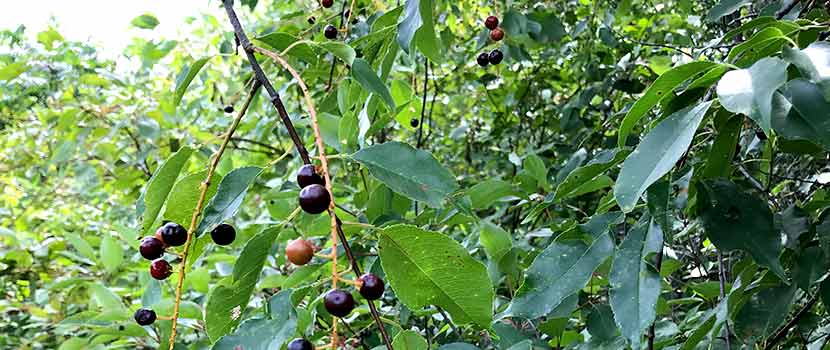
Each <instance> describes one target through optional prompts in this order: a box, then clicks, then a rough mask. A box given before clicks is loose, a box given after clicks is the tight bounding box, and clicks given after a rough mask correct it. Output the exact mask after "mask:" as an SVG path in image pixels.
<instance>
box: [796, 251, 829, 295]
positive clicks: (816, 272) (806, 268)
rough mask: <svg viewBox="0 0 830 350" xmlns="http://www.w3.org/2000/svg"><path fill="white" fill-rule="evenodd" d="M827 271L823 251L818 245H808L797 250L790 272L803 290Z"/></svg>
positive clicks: (808, 288)
mask: <svg viewBox="0 0 830 350" xmlns="http://www.w3.org/2000/svg"><path fill="white" fill-rule="evenodd" d="M826 271H827V263H826V259H825V256H824V251H822V250H821V248H820V247H819V246H809V247H807V248H804V250H803V251H801V252H799V254H798V257H796V260H795V264H794V265H793V269H792V273H793V280H794V281H795V284H796V285H797V286H798V287H799V288H801V289H802V290H804V291H805V292H807V291H809V290H810V287H811V286H812V285H813V284H814V283H816V281H818V280H819V279H820V278H821V276H822V275H824V273H825V272H826Z"/></svg>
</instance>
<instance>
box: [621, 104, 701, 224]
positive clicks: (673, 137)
mask: <svg viewBox="0 0 830 350" xmlns="http://www.w3.org/2000/svg"><path fill="white" fill-rule="evenodd" d="M711 105H712V101H708V102H704V103H701V104H698V105H697V106H692V107H688V108H686V109H683V110H680V111H677V112H675V113H674V114H672V115H670V116H669V117H668V118H666V119H664V120H663V121H661V122H660V124H657V126H655V127H654V129H652V130H651V131H650V132H649V133H648V134H647V135H646V136H645V138H643V141H642V142H640V144H639V145H637V149H635V150H634V152H632V153H631V154H630V155H629V156H628V158H626V159H625V162H624V163H623V166H622V170H620V175H619V176H618V177H617V183H616V184H615V185H614V197H615V198H616V199H617V203H619V205H620V208H622V210H623V211H624V212H630V211H631V210H633V209H634V206H635V205H637V202H638V201H639V200H640V196H641V195H642V194H643V193H644V192H645V191H646V189H647V188H648V187H649V186H651V184H653V183H654V182H655V181H657V180H659V179H660V178H661V177H663V175H665V174H666V173H668V172H669V171H670V170H671V169H672V168H673V167H674V164H675V163H676V162H677V160H679V159H680V157H682V156H683V153H685V152H686V150H687V149H688V148H689V145H690V144H691V143H692V138H693V137H694V135H695V132H696V131H697V128H698V126H699V125H700V122H701V121H702V120H703V117H704V116H705V115H706V112H707V111H708V110H709V106H711Z"/></svg>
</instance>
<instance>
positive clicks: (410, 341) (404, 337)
mask: <svg viewBox="0 0 830 350" xmlns="http://www.w3.org/2000/svg"><path fill="white" fill-rule="evenodd" d="M392 348H393V349H395V350H427V349H428V347H427V341H426V339H424V337H422V336H421V335H420V334H418V333H417V332H415V331H403V332H400V333H398V334H397V335H395V339H394V340H392Z"/></svg>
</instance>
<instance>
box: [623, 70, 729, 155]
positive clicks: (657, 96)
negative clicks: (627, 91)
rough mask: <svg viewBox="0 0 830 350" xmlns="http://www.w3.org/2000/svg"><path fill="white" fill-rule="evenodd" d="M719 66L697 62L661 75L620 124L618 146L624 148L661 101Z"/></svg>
mask: <svg viewBox="0 0 830 350" xmlns="http://www.w3.org/2000/svg"><path fill="white" fill-rule="evenodd" d="M718 66H720V65H719V64H717V63H714V62H706V61H696V62H691V63H687V64H684V65H682V66H678V67H675V68H673V69H671V70H670V71H668V72H665V73H663V74H662V75H660V77H659V78H657V80H655V81H654V84H651V86H649V87H648V89H647V90H646V92H645V93H644V94H643V96H642V97H640V98H639V99H638V100H637V101H636V102H634V105H633V106H631V109H630V110H629V111H628V113H627V114H626V115H625V117H624V118H623V121H622V124H620V130H619V138H618V140H617V144H618V145H619V146H620V147H622V146H624V145H625V141H626V139H628V134H630V133H631V130H632V129H634V126H635V125H637V122H638V121H639V120H640V118H642V117H643V116H644V115H645V114H646V113H648V111H649V110H651V108H652V107H654V106H656V105H657V104H658V103H660V101H662V100H663V99H665V98H666V97H668V96H672V95H673V91H674V89H676V88H677V87H678V86H680V85H681V84H683V82H685V81H686V80H688V79H689V78H692V77H694V76H697V75H698V74H701V73H705V72H708V71H709V70H711V69H714V68H716V67H718Z"/></svg>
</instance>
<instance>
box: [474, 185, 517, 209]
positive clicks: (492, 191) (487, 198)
mask: <svg viewBox="0 0 830 350" xmlns="http://www.w3.org/2000/svg"><path fill="white" fill-rule="evenodd" d="M516 192H517V191H516V190H515V189H514V188H513V185H512V184H510V183H509V182H506V181H502V180H495V179H491V180H485V181H483V182H479V183H477V184H475V186H473V187H470V189H469V190H467V194H468V195H469V196H470V202H471V203H472V207H473V209H483V208H487V207H489V206H490V205H491V204H493V203H495V202H496V201H498V200H499V199H502V198H505V197H510V196H515V195H516Z"/></svg>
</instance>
